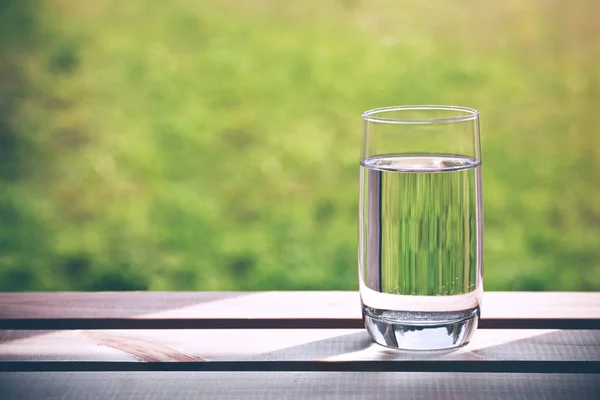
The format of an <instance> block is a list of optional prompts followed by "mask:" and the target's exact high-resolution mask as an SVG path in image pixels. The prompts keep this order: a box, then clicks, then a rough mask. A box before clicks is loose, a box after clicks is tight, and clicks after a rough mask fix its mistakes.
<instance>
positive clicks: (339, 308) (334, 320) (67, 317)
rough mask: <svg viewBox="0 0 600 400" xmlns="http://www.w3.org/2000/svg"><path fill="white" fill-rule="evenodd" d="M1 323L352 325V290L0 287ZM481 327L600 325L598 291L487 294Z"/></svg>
mask: <svg viewBox="0 0 600 400" xmlns="http://www.w3.org/2000/svg"><path fill="white" fill-rule="evenodd" d="M0 304H2V305H3V307H2V308H0V329H237V328H247V329H273V328H286V329H302V328H304V329H310V328H312V329H327V328H339V329H344V328H347V329H352V328H360V327H362V321H361V315H360V298H359V295H358V293H357V292H256V293H241V292H240V293H220V292H215V293H210V292H209V293H157V292H125V293H28V294H14V293H0ZM480 326H481V327H482V328H488V329H506V328H522V329H528V328H530V329H552V328H555V329H600V293H597V292H594V293H561V292H545V293H541V292H540V293H538V292H535V293H524V292H486V293H485V294H484V299H483V305H482V319H481V322H480Z"/></svg>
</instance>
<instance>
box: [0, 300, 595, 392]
mask: <svg viewBox="0 0 600 400" xmlns="http://www.w3.org/2000/svg"><path fill="white" fill-rule="evenodd" d="M0 371H1V372H0V398H1V399H3V400H4V399H81V400H91V399H146V400H154V399H203V398H209V399H225V398H235V399H266V398H269V399H271V398H273V399H279V398H288V399H320V398H327V399H357V398H360V399H363V398H364V399H396V398H415V399H433V398H443V399H452V398H457V399H459V398H460V399H463V398H484V399H494V398H498V399H505V398H506V399H514V398H522V399H525V398H526V399H537V398H539V399H554V398H570V399H573V400H576V399H577V400H578V399H586V398H590V399H600V293H556V292H555V293H521V292H513V293H500V292H496V293H493V292H492V293H490V292H488V293H485V295H484V302H483V306H482V319H481V321H480V329H479V330H478V331H477V333H476V334H475V336H474V338H473V340H472V342H471V343H470V344H469V345H467V346H465V347H463V348H461V349H458V350H455V351H445V352H407V351H395V350H390V349H386V348H383V347H380V346H378V345H375V344H372V343H371V341H370V340H369V337H368V335H367V333H366V331H365V330H364V329H363V328H362V321H361V316H360V303H359V297H358V294H357V293H355V292H259V293H135V292H128V293H29V294H9V293H4V294H0Z"/></svg>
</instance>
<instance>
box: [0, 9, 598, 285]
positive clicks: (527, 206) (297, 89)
mask: <svg viewBox="0 0 600 400" xmlns="http://www.w3.org/2000/svg"><path fill="white" fill-rule="evenodd" d="M440 3H441V4H440ZM521 3H522V2H519V1H516V0H515V1H508V2H499V3H498V4H488V3H483V2H478V1H467V2H464V1H458V0H457V1H448V2H436V3H435V4H433V3H430V2H417V1H413V2H364V1H360V0H352V1H348V0H345V1H333V0H332V1H325V2H323V1H312V0H311V1H303V2H290V4H287V3H285V2H283V3H282V2H279V1H273V0H252V1H248V2H234V1H230V0H227V1H216V0H215V1H202V2H188V1H183V0H175V1H171V2H161V1H141V0H131V1H127V2H117V1H111V0H99V1H94V2H91V1H87V2H66V1H46V0H39V1H37V2H34V0H27V1H26V0H21V1H18V2H16V1H10V0H0V290H141V289H150V290H230V289H236V290H238V289H239V290H242V289H243V290H264V289H301V290H303V289H354V288H356V287H357V277H356V275H357V267H356V253H357V250H356V247H357V227H356V225H357V221H356V219H357V214H358V156H359V145H360V129H361V121H360V114H361V112H362V111H364V110H366V109H370V108H375V107H380V106H385V105H398V104H422V103H429V104H436V103H437V104H459V105H466V106H472V107H475V108H478V109H479V110H480V111H481V114H482V140H483V143H482V146H483V160H484V161H483V165H484V168H483V179H484V202H485V206H484V213H485V259H486V270H485V277H486V289H496V290H498V289H503V290H600V186H599V185H598V182H600V150H599V149H600V136H598V135H597V129H598V126H600V113H598V110H597V106H598V104H599V100H600V99H599V94H600V75H599V74H598V71H599V70H598V68H597V65H598V64H599V62H600V50H599V49H600V39H599V38H600V34H599V31H598V29H599V28H598V24H597V23H596V20H595V17H594V12H593V10H594V8H593V7H594V2H593V1H591V0H590V1H579V2H576V3H575V4H571V3H567V2H560V1H559V2H554V3H552V4H548V2H545V1H542V0H539V1H536V2H526V3H527V4H521ZM563 3H564V4H563Z"/></svg>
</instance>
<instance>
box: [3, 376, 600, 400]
mask: <svg viewBox="0 0 600 400" xmlns="http://www.w3.org/2000/svg"><path fill="white" fill-rule="evenodd" d="M0 388H1V389H2V393H3V397H2V398H3V399H6V400H29V399H47V400H59V399H61V400H109V399H123V400H142V399H143V400H162V399H165V400H178V399H186V400H194V399H216V400H222V399H236V400H238V399H248V400H259V399H303V400H304V399H316V400H318V399H334V400H336V399H339V400H347V399H348V400H352V399H364V398H368V399H375V400H379V399H399V398H402V399H466V398H469V399H492V400H493V399H567V398H569V399H578V400H582V399H597V398H598V397H597V396H598V393H600V375H593V374H511V373H504V374H491V373H422V372H421V373H417V372H376V373H375V372H126V373H125V372H70V373H64V372H16V373H2V374H0Z"/></svg>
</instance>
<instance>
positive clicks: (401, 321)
mask: <svg viewBox="0 0 600 400" xmlns="http://www.w3.org/2000/svg"><path fill="white" fill-rule="evenodd" d="M363 319H364V321H365V327H366V328H367V331H368V332H369V334H370V335H371V337H372V338H373V340H374V341H375V342H376V343H378V344H380V345H382V346H386V347H391V348H394V349H402V350H443V349H452V348H455V347H460V346H463V345H465V344H467V343H469V340H471V336H472V335H473V333H474V332H475V330H476V329H477V323H478V321H479V307H475V308H472V309H470V310H462V311H454V312H420V311H415V312H409V311H392V310H380V309H375V308H371V307H368V306H365V305H363Z"/></svg>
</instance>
